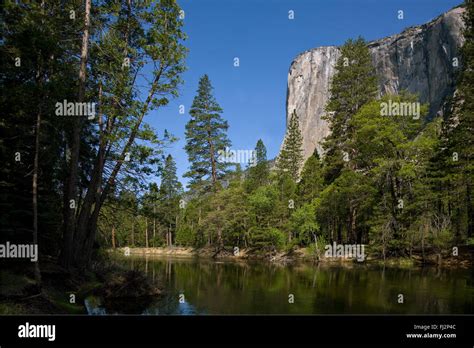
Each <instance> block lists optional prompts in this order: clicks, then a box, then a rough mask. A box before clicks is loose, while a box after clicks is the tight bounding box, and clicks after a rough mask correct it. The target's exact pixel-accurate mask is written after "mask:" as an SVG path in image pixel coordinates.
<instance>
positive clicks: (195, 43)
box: [147, 0, 462, 183]
mask: <svg viewBox="0 0 474 348" xmlns="http://www.w3.org/2000/svg"><path fill="white" fill-rule="evenodd" d="M178 3H179V4H180V6H181V7H182V9H183V10H184V11H185V19H184V31H185V32H186V34H187V35H188V40H186V42H185V45H186V46H187V47H188V49H189V55H188V57H187V59H186V65H187V67H188V70H187V71H186V72H185V73H184V74H183V80H184V84H183V85H182V86H180V96H179V97H178V98H176V99H174V100H172V101H171V102H170V103H169V104H168V105H167V106H166V107H164V108H161V109H159V110H155V111H153V112H152V113H151V114H150V115H149V116H148V117H147V122H149V123H150V124H151V125H152V126H153V127H155V129H157V130H158V131H160V132H161V131H163V130H164V129H167V130H168V131H170V132H171V133H172V134H174V135H175V136H177V137H178V138H179V139H180V140H179V141H177V142H176V143H174V144H173V146H172V148H170V149H168V152H169V153H171V155H172V156H173V157H174V158H175V159H176V162H177V166H178V176H179V178H180V180H182V182H183V183H186V182H187V180H185V179H183V178H182V174H183V173H184V172H185V171H186V170H187V168H188V166H189V164H188V161H187V155H186V152H185V151H184V150H183V147H184V144H185V138H184V129H185V124H186V122H187V121H188V120H189V117H190V116H189V114H188V111H189V108H190V106H191V103H192V100H193V98H194V96H195V94H196V89H197V85H198V81H199V78H200V77H201V76H202V75H203V74H208V75H209V78H210V79H211V82H212V84H213V87H214V95H215V97H216V99H217V101H218V102H219V104H220V105H221V107H222V108H223V109H224V113H223V114H222V116H223V117H224V118H225V119H226V120H228V122H229V125H230V128H229V131H228V135H229V138H230V140H231V141H232V149H241V150H245V149H248V150H251V149H253V148H254V147H255V143H256V142H257V140H258V139H259V138H261V139H262V140H263V142H264V143H265V145H266V147H267V153H268V158H273V157H275V156H276V154H277V152H278V149H279V147H280V144H281V141H282V139H283V136H284V132H285V115H286V111H285V105H286V88H287V87H286V86H287V76H288V69H289V67H290V64H291V62H292V61H293V59H294V58H295V57H296V56H297V55H298V54H299V53H301V52H303V51H306V50H308V49H311V48H314V47H318V46H329V45H341V44H343V43H344V41H345V40H346V39H348V38H351V37H357V36H358V35H362V36H363V37H364V38H365V39H366V40H369V41H370V40H374V39H378V38H382V37H384V36H388V35H392V34H396V33H399V32H400V31H402V30H403V29H405V28H406V27H409V26H412V25H418V24H422V23H425V22H428V21H430V20H431V19H433V18H435V17H437V16H438V15H440V14H441V13H443V12H445V11H447V10H449V9H451V8H452V7H454V6H456V5H459V4H460V3H462V1H461V0H325V1H323V0H178ZM290 10H293V11H294V15H295V18H294V19H293V20H290V19H288V11H290ZM399 10H403V11H404V19H403V20H399V19H398V18H397V15H398V11H399ZM235 57H238V58H239V60H240V66H239V67H234V65H233V63H234V58H235ZM181 104H182V105H184V106H185V108H186V112H185V114H184V115H182V114H179V105H181Z"/></svg>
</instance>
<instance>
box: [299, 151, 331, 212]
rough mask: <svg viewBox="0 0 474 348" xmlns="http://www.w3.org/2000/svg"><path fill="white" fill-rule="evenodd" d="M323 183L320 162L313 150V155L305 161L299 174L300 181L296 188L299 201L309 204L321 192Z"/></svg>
mask: <svg viewBox="0 0 474 348" xmlns="http://www.w3.org/2000/svg"><path fill="white" fill-rule="evenodd" d="M323 181H324V180H323V172H322V164H321V160H320V158H319V155H318V152H317V150H314V153H313V155H312V156H310V157H309V158H308V159H307V160H306V162H305V164H304V166H303V170H302V172H301V180H300V182H299V183H298V188H297V192H298V198H299V200H301V201H302V202H305V203H309V202H311V201H312V200H313V199H314V198H316V197H317V196H318V194H319V193H320V192H321V191H322V189H323Z"/></svg>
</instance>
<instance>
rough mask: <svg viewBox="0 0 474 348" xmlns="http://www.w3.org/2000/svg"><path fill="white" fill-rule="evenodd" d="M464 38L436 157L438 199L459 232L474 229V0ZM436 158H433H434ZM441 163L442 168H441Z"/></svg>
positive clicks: (469, 233)
mask: <svg viewBox="0 0 474 348" xmlns="http://www.w3.org/2000/svg"><path fill="white" fill-rule="evenodd" d="M465 6H466V11H465V13H464V23H465V27H464V30H463V35H464V38H465V42H464V45H463V47H462V48H461V62H462V65H461V71H460V73H459V79H458V83H457V91H456V95H455V97H454V100H453V105H452V111H451V112H450V113H449V115H448V117H447V119H446V120H445V122H444V124H443V133H442V139H441V144H440V148H439V152H438V154H437V156H436V158H435V161H436V163H435V164H434V165H433V167H437V168H436V171H437V173H435V174H434V176H435V177H436V178H435V179H434V184H435V186H437V189H438V192H439V193H440V195H439V199H440V200H441V201H444V203H445V204H444V205H445V206H446V205H447V206H448V207H449V209H448V212H449V213H450V214H451V220H452V223H453V224H454V229H455V230H456V235H461V234H463V232H464V231H467V237H472V236H473V233H474V199H473V188H472V178H473V175H474V174H473V171H474V164H473V157H474V136H473V134H474V41H473V40H474V2H473V1H472V0H466V3H465ZM433 162H434V161H433ZM440 167H441V168H440Z"/></svg>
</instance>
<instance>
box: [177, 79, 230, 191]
mask: <svg viewBox="0 0 474 348" xmlns="http://www.w3.org/2000/svg"><path fill="white" fill-rule="evenodd" d="M212 89H213V88H212V86H211V81H210V80H209V77H208V76H207V75H204V76H203V77H201V79H200V80H199V87H198V90H197V95H196V97H195V98H194V100H193V104H192V106H191V110H190V112H189V113H190V115H191V120H189V122H188V123H187V124H186V146H185V150H186V153H187V154H188V158H189V162H191V167H190V169H189V171H188V172H187V173H186V174H185V175H184V176H185V177H188V178H191V181H190V186H191V187H193V188H195V189H197V190H208V189H209V187H212V188H213V189H216V188H217V183H218V180H219V179H220V178H222V176H223V175H224V174H225V173H226V168H227V166H228V163H225V162H224V161H219V151H225V150H226V147H229V146H230V141H229V139H228V138H227V134H226V132H227V129H228V128H229V126H228V124H227V121H225V120H223V119H222V117H221V116H220V114H221V113H222V111H223V110H222V109H221V107H220V106H219V104H218V103H217V101H216V99H215V98H214V96H213V94H212Z"/></svg>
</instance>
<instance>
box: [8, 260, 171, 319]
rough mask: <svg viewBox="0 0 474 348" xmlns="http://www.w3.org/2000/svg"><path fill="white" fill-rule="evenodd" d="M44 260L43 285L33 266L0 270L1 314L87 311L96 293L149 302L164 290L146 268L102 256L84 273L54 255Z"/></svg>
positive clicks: (114, 298)
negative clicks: (61, 263)
mask: <svg viewBox="0 0 474 348" xmlns="http://www.w3.org/2000/svg"><path fill="white" fill-rule="evenodd" d="M40 261H41V263H40V264H41V277H42V281H41V286H38V284H37V283H36V282H35V280H34V274H33V269H32V267H31V266H30V267H25V266H22V267H19V266H20V265H12V267H10V268H8V269H2V270H0V278H1V279H2V281H1V283H0V315H15V314H87V310H86V307H85V304H84V302H85V301H84V300H85V299H86V297H88V296H91V295H94V296H99V297H101V298H103V299H104V301H105V303H107V302H109V303H115V302H118V301H120V300H126V299H133V300H134V301H142V302H144V303H146V302H147V301H148V300H150V299H152V298H156V297H157V296H160V295H161V294H162V288H161V286H160V285H159V284H157V283H154V282H153V281H152V280H150V279H149V278H148V277H146V275H145V274H144V273H143V272H139V271H134V270H129V269H125V268H123V267H122V266H120V265H118V264H116V263H115V262H113V261H110V260H109V259H108V258H102V259H101V260H100V261H95V262H94V265H93V267H91V269H90V270H88V271H87V272H85V273H82V274H78V273H69V272H67V271H66V270H65V269H64V268H62V267H61V266H59V265H58V264H57V261H56V260H53V259H49V258H48V259H42V260H40Z"/></svg>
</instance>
